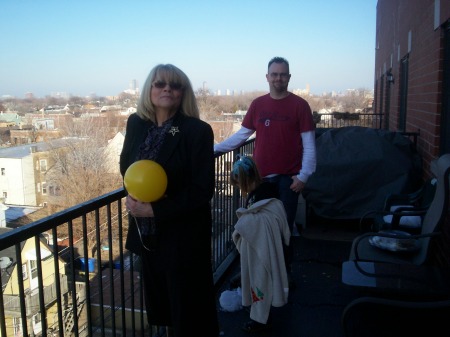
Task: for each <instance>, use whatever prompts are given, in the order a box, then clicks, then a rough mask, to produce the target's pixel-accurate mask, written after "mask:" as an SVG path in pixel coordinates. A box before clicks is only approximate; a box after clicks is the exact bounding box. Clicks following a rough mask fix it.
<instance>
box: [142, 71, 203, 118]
mask: <svg viewBox="0 0 450 337" xmlns="http://www.w3.org/2000/svg"><path fill="white" fill-rule="evenodd" d="M154 81H164V82H166V83H179V84H181V85H182V87H183V97H182V99H181V113H182V114H184V115H186V116H190V117H195V118H200V112H199V110H198V106H197V100H196V98H195V94H194V90H193V89H192V85H191V81H190V80H189V78H188V77H187V75H186V74H185V73H184V72H183V71H182V70H181V69H179V68H177V67H176V66H174V65H173V64H158V65H156V66H155V67H154V68H153V69H152V70H151V71H150V73H149V74H148V76H147V79H146V80H145V83H144V87H143V88H142V92H141V96H140V97H139V102H138V106H137V112H136V113H137V115H138V116H139V117H141V118H142V119H145V120H150V121H152V122H154V123H155V122H156V117H155V106H154V105H153V103H152V101H151V97H150V92H151V90H152V83H153V82H154Z"/></svg>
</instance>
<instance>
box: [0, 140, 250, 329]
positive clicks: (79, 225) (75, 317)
mask: <svg viewBox="0 0 450 337" xmlns="http://www.w3.org/2000/svg"><path fill="white" fill-rule="evenodd" d="M253 143H254V140H249V141H247V142H246V143H245V144H244V145H243V146H241V147H240V148H239V149H237V150H235V151H233V152H230V153H225V154H216V159H215V160H216V174H217V179H216V189H215V194H214V197H213V199H212V201H211V204H212V212H213V214H212V215H213V236H212V240H211V244H212V256H211V259H212V262H213V272H214V280H215V282H216V283H218V282H219V281H220V279H221V278H222V276H223V275H224V273H225V272H226V271H227V269H228V267H229V266H230V264H231V263H232V262H233V261H234V259H235V257H236V256H237V253H236V249H235V246H234V244H233V242H232V231H233V226H232V225H233V224H234V222H235V216H236V215H235V214H236V209H237V208H238V207H240V206H241V205H242V203H243V201H242V198H241V197H240V194H239V190H237V189H235V188H233V187H232V186H231V185H230V183H229V172H230V171H229V170H230V168H231V166H232V163H233V161H234V159H235V156H236V154H237V153H241V154H242V153H246V154H251V153H253ZM124 197H125V191H124V190H123V188H120V189H118V190H115V191H112V192H110V193H108V194H105V195H103V196H100V197H98V198H96V199H93V200H89V201H88V202H85V203H82V204H79V205H76V206H74V207H71V208H69V209H66V210H64V211H61V212H58V213H56V214H54V215H52V216H49V217H46V218H43V219H40V220H38V221H35V222H33V223H30V224H27V225H24V226H22V227H19V228H15V229H11V230H10V231H7V232H6V233H4V234H3V235H2V236H1V237H0V252H1V253H2V254H9V255H10V256H5V258H6V257H7V259H6V261H9V262H10V263H8V264H4V265H2V270H1V271H2V272H1V274H0V283H1V284H2V295H3V296H0V334H1V335H2V336H97V335H98V336H106V335H107V336H125V335H126V336H144V335H145V336H148V335H151V336H159V333H160V330H161V329H160V328H159V327H154V326H148V325H147V323H145V322H146V316H145V312H144V305H143V294H142V284H141V280H142V278H141V277H140V275H139V270H138V269H139V268H138V267H137V264H136V262H137V257H136V256H135V255H133V254H131V253H130V252H128V251H127V250H126V249H125V248H124V239H125V237H126V232H127V226H128V220H127V217H128V215H127V213H126V211H125V208H124V203H123V202H124ZM61 233H64V236H67V237H66V239H65V240H64V241H61V240H60V239H58V237H60V236H61ZM75 233H76V234H75ZM2 256H3V255H2ZM3 267H4V268H3Z"/></svg>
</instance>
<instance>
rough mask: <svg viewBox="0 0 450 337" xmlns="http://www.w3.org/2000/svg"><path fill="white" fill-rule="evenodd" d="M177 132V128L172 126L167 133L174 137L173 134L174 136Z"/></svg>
mask: <svg viewBox="0 0 450 337" xmlns="http://www.w3.org/2000/svg"><path fill="white" fill-rule="evenodd" d="M177 132H180V130H178V126H172V127H171V128H170V130H169V133H171V134H172V136H175V134H176V133H177Z"/></svg>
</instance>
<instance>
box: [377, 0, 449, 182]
mask: <svg viewBox="0 0 450 337" xmlns="http://www.w3.org/2000/svg"><path fill="white" fill-rule="evenodd" d="M374 89H375V90H374V92H375V98H374V112H375V113H380V114H382V115H383V127H384V128H385V129H388V130H393V131H407V132H408V131H409V132H419V133H420V136H419V137H418V142H417V149H418V151H419V153H420V155H421V156H422V158H423V159H424V170H425V173H426V175H427V176H430V175H431V170H430V162H431V160H433V159H435V158H437V157H438V156H440V155H442V154H444V153H448V152H450V94H449V93H450V1H448V0H378V4H377V19H376V41H375V88H374Z"/></svg>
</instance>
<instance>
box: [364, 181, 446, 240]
mask: <svg viewBox="0 0 450 337" xmlns="http://www.w3.org/2000/svg"><path fill="white" fill-rule="evenodd" d="M436 182H437V179H436V178H435V177H432V178H429V179H427V181H425V183H424V184H423V185H422V186H421V187H420V188H419V189H418V190H416V191H414V192H412V193H404V194H396V193H391V194H389V195H387V196H386V199H385V202H384V206H383V209H381V210H372V211H368V212H366V213H365V214H364V215H363V216H362V217H361V219H360V227H361V228H362V227H363V224H364V223H368V222H369V221H367V220H368V218H372V221H371V228H370V229H371V230H372V231H380V230H386V229H396V230H404V231H407V232H409V233H412V234H419V233H420V230H421V227H422V222H423V218H424V217H425V214H426V212H427V210H428V208H429V207H430V205H431V202H432V201H433V198H434V195H435V193H436Z"/></svg>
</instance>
